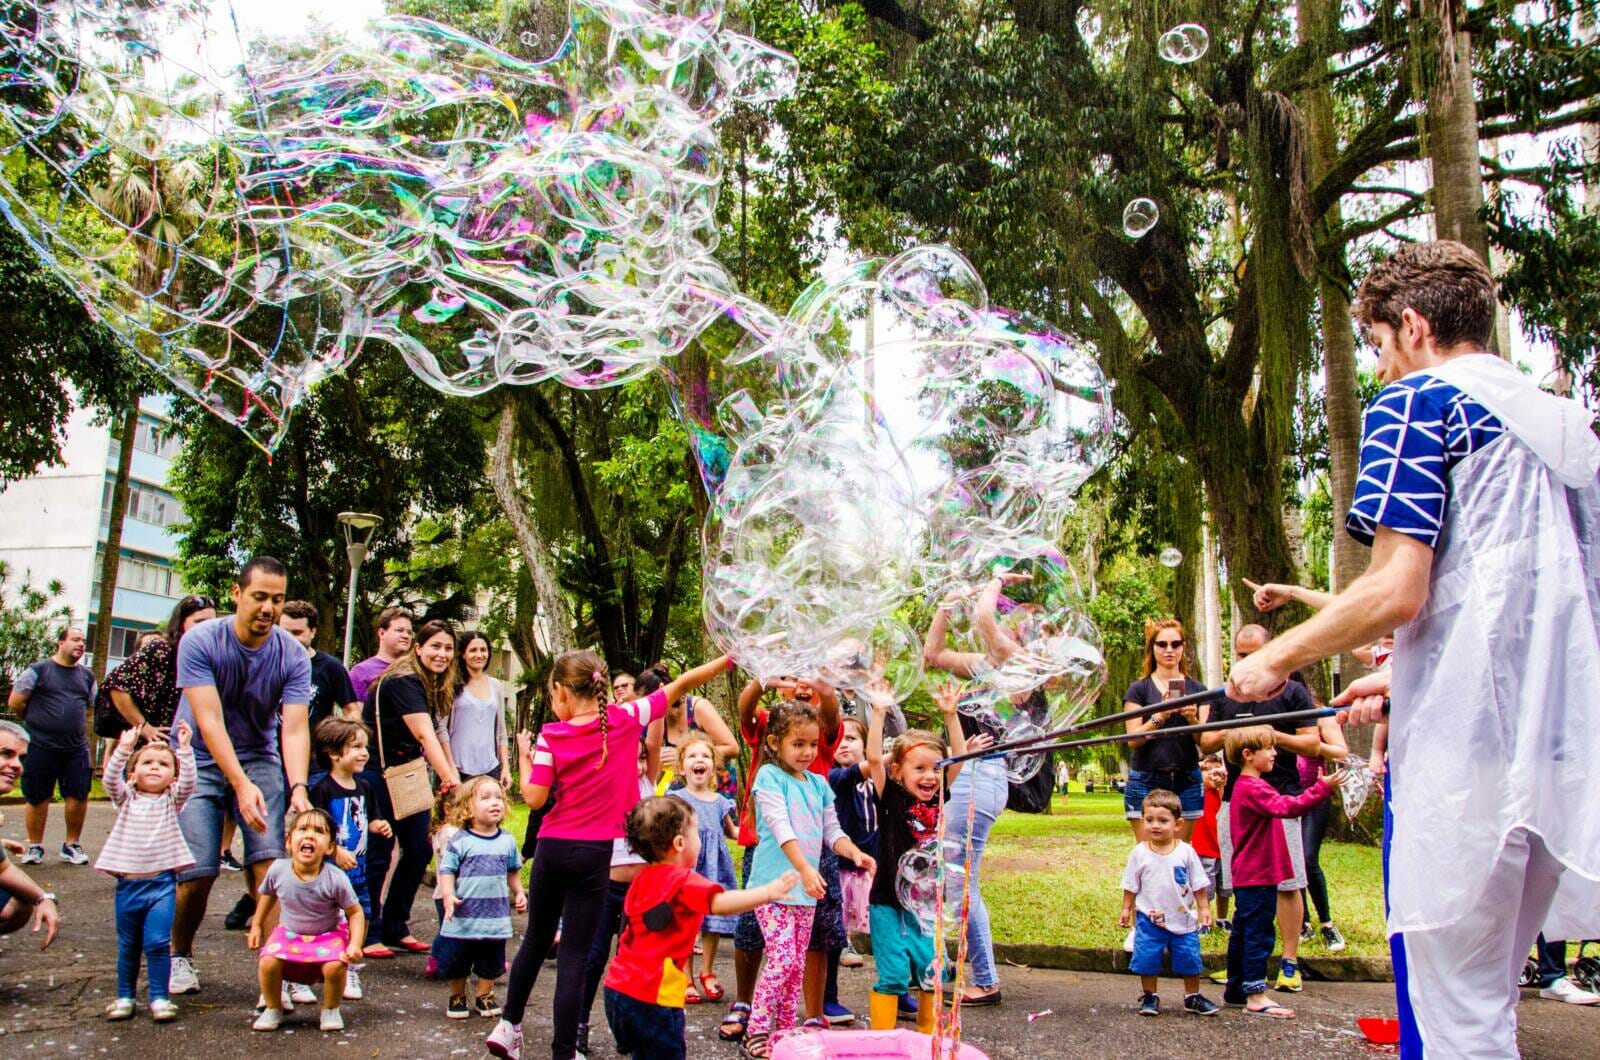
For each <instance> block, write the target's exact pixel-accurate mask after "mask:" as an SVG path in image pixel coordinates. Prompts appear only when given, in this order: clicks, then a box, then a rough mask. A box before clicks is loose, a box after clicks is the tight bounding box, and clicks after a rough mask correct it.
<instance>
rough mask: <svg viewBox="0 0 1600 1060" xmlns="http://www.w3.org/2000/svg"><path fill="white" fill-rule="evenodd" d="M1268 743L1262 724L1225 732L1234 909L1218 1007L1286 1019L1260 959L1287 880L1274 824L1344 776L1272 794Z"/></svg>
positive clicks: (1285, 852)
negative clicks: (1270, 994) (1266, 776)
mask: <svg viewBox="0 0 1600 1060" xmlns="http://www.w3.org/2000/svg"><path fill="white" fill-rule="evenodd" d="M1275 739H1276V736H1275V734H1274V732H1273V730H1272V727H1271V726H1268V725H1252V726H1250V727H1248V728H1243V729H1232V730H1230V731H1229V732H1228V737H1227V744H1226V746H1227V749H1228V758H1229V759H1231V760H1232V761H1234V762H1237V763H1238V764H1239V779H1238V780H1237V781H1236V782H1235V783H1234V786H1233V799H1232V800H1231V801H1230V802H1229V804H1228V810H1229V814H1230V816H1229V818H1228V828H1229V831H1230V833H1231V835H1232V837H1233V871H1232V874H1231V875H1232V877H1233V906H1234V908H1233V933H1232V934H1231V935H1230V936H1228V986H1227V989H1226V990H1224V991H1223V993H1222V1001H1223V1004H1226V1005H1232V1006H1234V1007H1240V1006H1242V1007H1243V1008H1244V1010H1245V1011H1246V1012H1248V1013H1250V1014H1251V1015H1257V1016H1269V1017H1272V1018H1274V1019H1293V1018H1294V1010H1293V1009H1290V1008H1288V1007H1286V1006H1284V1005H1278V1004H1274V1003H1272V1002H1270V1001H1268V1000H1267V958H1268V957H1270V956H1272V947H1273V944H1274V943H1275V942H1276V941H1277V931H1276V926H1275V923H1274V921H1275V918H1276V917H1277V911H1278V884H1280V883H1282V882H1283V881H1284V880H1287V879H1289V878H1290V877H1291V876H1293V875H1294V868H1293V866H1292V865H1291V864H1290V862H1289V846H1288V844H1287V843H1286V842H1284V838H1283V828H1282V826H1280V825H1279V824H1278V822H1277V820H1276V819H1275V818H1279V817H1299V816H1301V815H1302V814H1304V813H1305V812H1306V811H1307V810H1309V809H1310V808H1311V807H1313V806H1315V805H1317V803H1319V802H1322V801H1324V800H1325V799H1327V798H1329V797H1330V796H1332V794H1333V789H1334V788H1337V787H1339V786H1340V785H1341V784H1343V783H1344V774H1343V773H1340V772H1337V771H1335V772H1333V773H1329V774H1327V775H1326V776H1324V777H1322V778H1321V779H1320V780H1318V781H1317V782H1316V783H1315V784H1313V785H1312V786H1311V789H1310V790H1309V791H1306V792H1304V793H1303V794H1300V795H1280V794H1278V793H1277V791H1275V790H1274V789H1273V787H1272V785H1270V784H1268V783H1267V782H1266V781H1265V780H1262V779H1261V774H1262V773H1265V772H1268V771H1270V770H1271V769H1272V763H1273V762H1274V761H1275V760H1276V758H1277V755H1278V752H1277V750H1276V748H1275V747H1274V746H1273V743H1274V740H1275Z"/></svg>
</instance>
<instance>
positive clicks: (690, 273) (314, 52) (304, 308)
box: [0, 0, 795, 449]
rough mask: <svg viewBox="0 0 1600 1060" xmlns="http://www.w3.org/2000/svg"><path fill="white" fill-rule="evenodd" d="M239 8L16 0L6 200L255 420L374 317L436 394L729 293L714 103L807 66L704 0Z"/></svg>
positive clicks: (682, 335) (588, 359) (175, 365)
mask: <svg viewBox="0 0 1600 1060" xmlns="http://www.w3.org/2000/svg"><path fill="white" fill-rule="evenodd" d="M234 15H235V12H234V11H233V8H232V5H231V4H229V3H227V2H225V0H217V2H216V3H214V4H212V3H207V2H205V0H143V2H141V3H138V4H134V3H128V4H108V3H101V2H97V0H35V2H33V3H20V4H12V5H8V6H7V7H6V9H5V11H4V13H3V14H0V59H3V61H4V65H5V67H6V68H7V70H8V71H9V76H8V77H7V78H5V79H4V80H3V82H0V156H3V157H5V158H6V159H7V160H8V162H9V165H8V166H7V168H6V169H5V171H4V173H3V174H0V211H3V212H4V213H5V216H6V219H7V220H8V221H9V222H10V223H11V224H12V225H13V226H15V227H16V228H17V229H18V231H19V232H21V233H22V234H23V236H24V237H26V238H27V239H28V240H29V242H30V243H32V244H33V246H34V247H35V249H36V250H37V251H38V252H39V253H40V255H41V257H42V258H43V259H44V260H45V262H46V263H47V264H49V265H50V267H51V268H52V269H54V270H55V271H56V273H57V274H58V275H59V276H60V277H61V279H62V280H63V281H64V282H65V283H67V285H68V286H69V287H70V288H72V289H73V290H74V291H75V292H76V293H77V294H78V295H79V297H80V298H82V299H83V301H84V303H85V305H87V306H88V307H89V308H90V310H91V312H93V313H94V314H95V315H96V316H97V317H99V318H100V319H102V320H104V321H105V322H106V324H107V325H108V326H109V327H110V328H111V329H112V330H113V331H114V332H115V333H116V334H117V335H118V336H119V337H120V338H121V339H123V340H124V341H125V342H126V343H128V345H129V346H131V347H132V348H133V349H134V350H135V351H137V352H138V353H139V355H140V356H141V357H143V358H144V359H145V360H147V361H149V362H150V363H151V364H152V365H153V366H154V367H155V368H156V369H157V370H158V371H160V372H161V373H162V374H163V375H165V376H166V377H167V379H168V380H169V381H170V382H171V383H172V384H173V385H174V386H176V387H177V388H178V389H179V390H181V391H183V392H185V393H188V394H190V395H191V396H193V397H195V398H196V399H197V400H199V401H200V402H202V403H203V404H205V405H206V406H207V407H209V408H211V409H212V410H213V411H215V412H217V413H218V414H220V415H222V416H224V417H226V418H228V419H230V420H232V421H233V422H235V423H237V424H238V425H239V426H240V427H241V428H243V429H244V430H245V431H246V432H247V433H249V434H250V435H251V437H253V438H254V439H256V440H257V441H258V442H259V443H261V444H262V445H264V446H265V447H267V448H269V449H270V448H271V447H273V446H274V445H275V444H276V443H277V441H278V440H279V439H281V437H282V436H283V433H284V431H285V430H286V429H287V414H288V412H289V410H290V409H292V408H293V406H294V405H295V404H296V403H298V402H299V401H301V400H302V399H303V398H304V397H305V394H306V391H307V389H308V388H309V387H310V386H312V385H314V384H315V383H316V382H317V381H318V380H319V379H321V378H322V377H324V376H325V375H327V374H328V373H330V372H333V371H338V370H340V369H342V368H344V367H345V366H347V365H348V364H349V363H350V361H351V360H352V358H354V357H355V356H356V354H357V352H358V351H359V350H360V349H361V348H362V345H363V343H364V342H365V341H366V340H368V339H377V340H381V341H382V342H384V343H386V344H388V345H389V346H392V347H394V348H395V349H397V350H399V352H400V353H401V354H402V355H403V356H404V357H405V358H406V360H407V361H408V362H409V364H410V365H411V367H412V368H413V369H414V370H415V371H416V372H417V373H418V374H419V375H421V376H422V377H423V378H425V379H427V380H428V381H429V382H431V383H433V384H434V385H435V386H438V387H439V388H440V389H443V390H445V391H447V392H449V393H455V394H472V393H478V392H481V391H483V390H485V389H488V388H490V387H493V386H495V385H497V384H499V383H505V382H509V383H530V382H536V381H539V380H543V379H552V378H553V379H559V380H560V381H561V382H563V383H565V384H567V385H571V386H585V387H592V386H608V385H614V384H616V383H620V382H624V381H627V380H629V379H634V378H638V377H639V376H640V375H642V374H644V373H646V372H648V371H650V370H651V369H653V368H654V367H655V366H656V365H658V364H659V363H660V362H661V360H662V359H663V358H666V357H670V356H672V355H674V354H676V353H677V352H679V351H681V350H682V349H683V347H684V346H685V345H687V343H688V342H689V341H691V340H692V339H693V338H694V336H695V335H696V334H698V333H699V332H700V331H701V330H703V329H704V327H705V326H706V325H707V323H708V322H709V321H710V320H711V319H712V318H714V317H717V316H718V315H720V314H722V313H724V312H725V311H726V310H727V309H728V308H729V307H730V306H739V305H742V304H743V300H742V299H741V298H740V297H739V296H738V294H737V293H736V292H735V291H734V289H733V284H732V283H731V281H730V280H729V278H728V276H727V274H726V273H725V272H724V271H723V270H722V269H721V268H720V267H719V266H717V265H716V264H715V262H713V261H712V259H711V251H712V249H713V248H714V247H715V244H716V226H715V206H716V192H717V188H718V182H719V179H720V166H721V157H722V156H721V152H720V150H719V149H718V144H717V139H716V134H715V132H714V129H713V125H714V123H715V122H716V121H717V120H718V119H719V118H720V117H721V116H722V115H723V114H725V113H726V112H727V111H728V109H729V108H730V107H731V106H732V105H733V104H734V103H735V102H738V101H758V100H768V99H774V98H777V97H779V96H782V95H785V94H787V93H788V92H789V91H790V89H791V88H792V85H793V81H794V77H795V66H794V61H793V59H791V58H790V57H788V56H786V55H783V54H781V53H778V52H775V51H773V50H772V49H770V48H767V47H766V46H765V45H762V44H761V43H759V42H758V41H756V40H754V39H752V38H750V37H747V36H744V35H741V34H738V33H734V32H732V31H730V30H728V29H726V28H725V27H724V26H723V24H722V19H723V5H722V4H721V3H720V2H717V0H571V4H570V21H569V26H568V30H567V33H566V35H565V39H564V40H562V41H561V42H560V43H559V46H558V47H557V48H556V49H555V51H554V52H553V54H551V55H549V56H548V57H541V58H540V59H539V60H538V61H528V60H525V59H522V58H519V57H516V56H513V55H511V54H509V53H507V52H505V51H502V50H501V49H500V48H498V47H495V46H493V45H491V44H488V43H485V42H483V41H479V40H476V39H474V38H472V37H470V36H467V35H465V34H462V33H460V32H458V31H456V30H453V29H450V28H449V27H446V26H441V25H439V24H437V23H434V22H430V21H427V20H425V19H417V18H406V17H391V18H385V19H381V20H378V21H376V22H375V23H373V25H372V27H371V31H370V33H369V34H366V35H361V34H357V35H354V36H351V37H348V38H342V37H338V36H335V35H332V34H329V33H328V32H327V31H326V30H323V31H321V32H320V33H318V32H311V33H309V34H307V35H304V36H302V37H299V38H296V39H293V40H285V41H259V40H258V41H251V42H241V41H240V40H239V39H238V37H237V35H236V33H235V31H234V26H235V25H236V22H235V20H234ZM312 29H313V30H315V27H312ZM40 189H45V190H40ZM746 312H747V314H748V315H751V316H757V317H759V316H760V315H761V311H760V309H759V307H754V306H751V307H748V308H747V309H746Z"/></svg>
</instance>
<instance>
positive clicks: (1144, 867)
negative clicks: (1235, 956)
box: [1117, 790, 1219, 1016]
mask: <svg viewBox="0 0 1600 1060" xmlns="http://www.w3.org/2000/svg"><path fill="white" fill-rule="evenodd" d="M1140 809H1141V810H1142V812H1143V814H1144V834H1145V837H1146V838H1145V841H1144V842H1142V843H1140V844H1139V845H1138V846H1136V847H1134V848H1133V852H1132V853H1131V854H1129V855H1128V867H1127V869H1126V870H1125V871H1124V872H1123V874H1122V915H1121V916H1119V917H1117V923H1118V925H1120V926H1121V927H1127V926H1128V925H1129V924H1130V923H1132V924H1134V934H1133V958H1132V959H1131V960H1130V961H1129V962H1128V968H1129V970H1130V971H1132V972H1133V973H1134V974H1135V975H1137V976H1139V984H1140V988H1141V989H1142V990H1143V995H1142V996H1141V997H1140V998H1139V1015H1141V1016H1159V1015H1160V1014H1161V998H1160V997H1159V996H1158V995H1157V994H1156V978H1157V977H1158V976H1159V975H1160V974H1161V958H1162V957H1163V956H1164V955H1166V954H1171V956H1172V974H1173V975H1180V976H1182V977H1183V1010H1184V1011H1185V1012H1188V1013H1192V1014H1193V1015H1196V1016H1215V1015H1216V1014H1217V1012H1218V1011H1219V1010H1218V1008H1217V1005H1216V1004H1215V1003H1214V1002H1212V1001H1211V1000H1209V999H1207V998H1206V997H1204V996H1203V995H1202V994H1201V993H1200V973H1201V971H1203V970H1204V968H1203V966H1202V965H1201V963H1200V934H1199V932H1200V929H1202V928H1209V927H1210V926H1211V905H1210V903H1209V902H1207V901H1206V890H1207V888H1208V887H1209V885H1210V880H1208V879H1207V878H1206V870H1205V868H1204V866H1202V865H1201V864H1200V855H1198V854H1196V853H1195V852H1194V847H1191V846H1190V845H1189V844H1188V843H1185V842H1184V841H1183V840H1181V839H1179V838H1178V820H1179V817H1180V816H1181V814H1182V812H1183V806H1182V804H1181V803H1180V802H1179V801H1178V796H1176V795H1174V794H1173V793H1172V792H1170V791H1160V790H1157V791H1152V792H1151V793H1150V794H1149V795H1146V796H1145V799H1144V802H1143V804H1141V806H1140ZM1136 910H1137V918H1136V915H1135V911H1136Z"/></svg>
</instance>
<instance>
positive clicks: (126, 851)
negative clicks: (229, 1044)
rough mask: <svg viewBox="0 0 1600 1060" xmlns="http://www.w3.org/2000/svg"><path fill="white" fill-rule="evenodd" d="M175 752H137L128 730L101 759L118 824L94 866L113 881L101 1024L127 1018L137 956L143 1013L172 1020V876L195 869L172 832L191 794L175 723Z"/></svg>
mask: <svg viewBox="0 0 1600 1060" xmlns="http://www.w3.org/2000/svg"><path fill="white" fill-rule="evenodd" d="M174 732H175V733H176V735H177V740H178V744H177V747H173V746H171V745H170V744H166V743H154V742H152V743H147V744H145V745H144V746H143V747H141V748H139V749H138V750H137V751H135V750H134V749H133V745H134V744H135V743H137V742H138V740H139V730H137V729H129V730H128V731H127V732H125V733H123V734H122V738H121V739H119V740H118V741H117V749H116V750H115V751H113V752H112V753H111V758H110V760H109V761H107V762H106V771H105V775H104V778H103V779H104V781H105V786H106V794H108V795H110V796H111V801H112V802H114V803H115V804H116V806H117V821H116V823H115V824H113V825H112V826H111V835H110V836H109V837H107V839H106V845H105V847H104V849H102V850H101V851H100V860H99V861H97V862H95V868H97V869H99V870H100V871H101V872H104V873H108V874H109V875H111V876H115V877H116V879H117V897H116V916H117V997H116V1000H114V1001H112V1002H111V1004H110V1005H109V1006H108V1007H107V1008H106V1019H110V1020H125V1019H128V1018H129V1017H130V1016H132V1015H133V1008H134V996H135V994H136V993H137V992H138V985H139V954H140V952H141V951H142V952H143V953H144V956H145V960H146V962H147V963H148V964H149V973H150V1016H151V1018H152V1019H154V1020H155V1021H156V1022H157V1023H166V1022H168V1021H170V1020H173V1019H176V1018H177V1015H178V1006H177V1005H175V1004H174V1003H173V1002H172V998H171V996H170V995H169V993H168V990H167V979H168V977H169V975H170V973H171V971H172V917H173V913H174V912H175V911H176V909H177V900H178V882H177V875H176V874H177V873H178V872H179V871H180V870H182V869H186V868H189V867H190V866H192V865H193V864H194V856H193V855H192V854H190V852H189V846H188V844H187V843H185V842H184V841H183V832H182V831H180V830H179V828H178V810H179V809H181V808H182V806H183V804H184V803H185V802H187V801H188V800H189V796H190V794H192V793H193V791H194V777H195V772H194V750H193V749H192V748H191V747H190V746H189V743H190V741H191V739H193V736H194V733H193V731H192V730H191V729H190V728H189V725H188V723H187V722H182V721H180V722H178V724H177V727H176V729H174Z"/></svg>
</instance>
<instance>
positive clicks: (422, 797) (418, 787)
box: [372, 682, 433, 821]
mask: <svg viewBox="0 0 1600 1060" xmlns="http://www.w3.org/2000/svg"><path fill="white" fill-rule="evenodd" d="M372 727H373V728H374V729H376V730H377V733H378V763H379V764H380V765H382V764H383V763H385V762H387V761H388V759H387V758H385V757H384V754H383V684H382V683H381V682H380V683H379V684H378V686H377V687H376V688H374V689H373V690H372ZM383 784H384V787H386V788H388V789H389V812H390V813H392V814H393V815H394V818H393V819H394V820H396V821H398V820H400V819H401V818H404V817H410V816H412V815H413V814H418V813H422V812H423V811H425V810H431V809H432V808H433V784H432V783H431V782H430V781H429V780H428V760H427V758H426V757H418V758H415V759H413V760H412V761H410V762H404V763H402V764H400V765H394V766H388V767H387V768H385V769H384V771H383Z"/></svg>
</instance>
